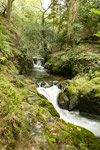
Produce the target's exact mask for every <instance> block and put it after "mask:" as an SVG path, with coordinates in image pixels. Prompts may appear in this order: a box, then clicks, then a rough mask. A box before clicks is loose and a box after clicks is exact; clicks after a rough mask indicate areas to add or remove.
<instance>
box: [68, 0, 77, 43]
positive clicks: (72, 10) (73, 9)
mask: <svg viewBox="0 0 100 150" xmlns="http://www.w3.org/2000/svg"><path fill="white" fill-rule="evenodd" d="M77 10H78V0H70V2H69V8H68V13H69V14H68V33H67V43H68V45H70V46H73V23H74V21H75V18H76V14H77Z"/></svg>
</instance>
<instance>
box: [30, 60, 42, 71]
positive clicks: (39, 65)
mask: <svg viewBox="0 0 100 150" xmlns="http://www.w3.org/2000/svg"><path fill="white" fill-rule="evenodd" d="M32 59H33V68H35V69H40V70H42V69H44V59H43V58H41V57H33V58H32Z"/></svg>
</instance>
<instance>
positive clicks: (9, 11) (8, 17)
mask: <svg viewBox="0 0 100 150" xmlns="http://www.w3.org/2000/svg"><path fill="white" fill-rule="evenodd" d="M13 1H14V0H8V4H7V19H8V21H10V16H11V11H12V3H13Z"/></svg>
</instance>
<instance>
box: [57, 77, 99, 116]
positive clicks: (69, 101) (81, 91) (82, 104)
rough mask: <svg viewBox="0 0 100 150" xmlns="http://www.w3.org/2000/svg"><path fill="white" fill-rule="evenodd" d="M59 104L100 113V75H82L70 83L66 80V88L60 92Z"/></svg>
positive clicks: (63, 106)
mask: <svg viewBox="0 0 100 150" xmlns="http://www.w3.org/2000/svg"><path fill="white" fill-rule="evenodd" d="M60 86H61V85H60ZM58 104H59V106H60V107H61V108H64V109H68V110H72V109H79V110H80V111H83V112H89V113H92V114H100V77H95V78H93V79H89V77H80V78H78V79H73V80H72V81H71V82H70V83H69V85H68V81H66V88H65V89H64V91H63V92H62V93H60V94H59V97H58Z"/></svg>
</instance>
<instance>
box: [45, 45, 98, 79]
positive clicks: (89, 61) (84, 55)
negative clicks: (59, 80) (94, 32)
mask: <svg viewBox="0 0 100 150" xmlns="http://www.w3.org/2000/svg"><path fill="white" fill-rule="evenodd" d="M79 48H80V49H79ZM95 49H96V48H95ZM92 50H93V49H92ZM99 62H100V54H99V48H98V49H97V51H92V52H90V47H89V46H88V45H87V46H85V47H84V50H83V49H82V45H80V47H79V46H76V47H75V48H74V49H69V50H67V51H66V52H60V53H57V54H52V55H50V59H49V60H48V62H47V63H46V68H47V69H48V70H49V71H50V72H51V73H53V74H59V75H62V76H65V77H68V78H72V77H75V75H77V74H79V73H89V74H90V76H92V75H93V72H94V71H95V70H100V63H99Z"/></svg>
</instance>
